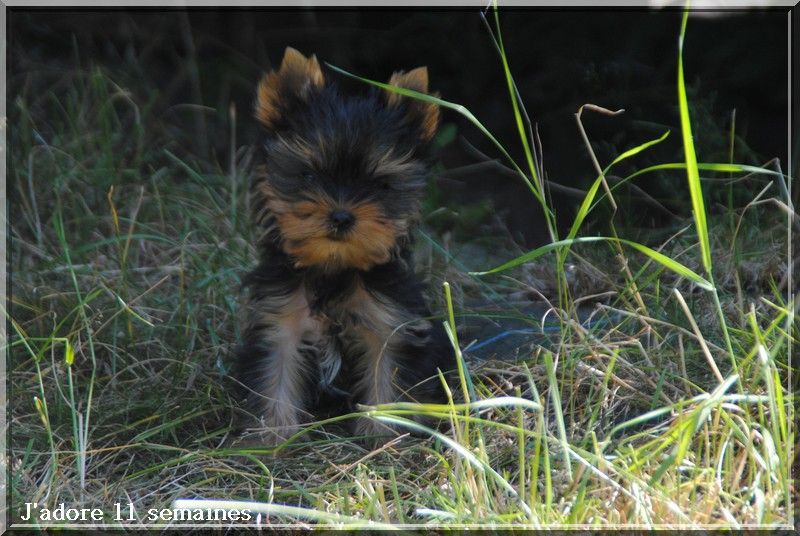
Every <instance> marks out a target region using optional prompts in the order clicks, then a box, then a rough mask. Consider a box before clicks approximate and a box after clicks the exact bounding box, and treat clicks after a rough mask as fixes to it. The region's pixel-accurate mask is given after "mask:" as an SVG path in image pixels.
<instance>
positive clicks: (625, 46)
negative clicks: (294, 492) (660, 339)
mask: <svg viewBox="0 0 800 536" xmlns="http://www.w3.org/2000/svg"><path fill="white" fill-rule="evenodd" d="M479 13H480V10H478V9H459V10H442V9H429V10H424V11H423V10H419V9H391V10H390V9H359V10H354V9H348V10H343V9H314V10H299V9H293V10H286V9H283V10H278V9H261V10H239V9H226V10H205V9H204V10H199V9H198V10H190V11H183V10H112V9H109V10H102V11H97V10H92V11H87V10H83V11H76V10H55V11H54V10H31V9H21V8H12V9H10V10H9V19H8V20H9V60H10V61H9V76H8V81H9V97H10V99H13V96H14V94H15V92H18V91H21V90H23V89H25V90H27V91H28V92H30V91H31V90H33V91H35V90H36V86H37V85H41V86H42V87H43V88H45V87H46V88H47V91H48V93H49V92H54V93H56V96H58V95H57V93H58V86H57V85H56V86H55V88H54V86H53V85H52V80H53V79H54V78H57V77H59V76H64V74H65V73H68V72H71V71H75V70H84V71H88V70H90V69H92V68H101V69H103V70H104V71H107V72H110V73H112V77H113V79H114V80H115V81H116V82H117V83H118V84H119V85H120V87H122V88H123V89H124V90H125V91H126V92H128V93H129V94H130V95H131V97H132V98H133V100H134V101H136V102H137V103H145V106H151V107H154V108H155V109H156V110H158V111H159V114H158V115H159V117H161V118H165V117H166V118H168V123H170V124H172V125H173V126H174V130H171V131H167V132H160V133H156V132H154V133H152V135H161V136H163V138H164V146H165V147H169V148H171V150H173V151H174V152H176V153H179V154H186V153H187V152H191V153H192V154H193V155H194V156H195V157H196V158H197V161H198V162H199V163H200V164H201V165H202V163H203V162H205V163H206V164H205V165H212V166H213V165H216V164H217V163H218V164H219V165H221V166H224V165H225V162H227V161H228V159H229V128H230V111H229V110H230V105H231V103H233V104H234V105H235V107H236V110H237V111H238V114H237V117H238V120H237V121H236V128H237V141H238V143H239V144H243V143H246V142H247V141H248V140H250V139H253V133H254V129H255V128H256V125H255V122H254V121H253V120H252V119H251V118H250V113H249V111H250V109H251V107H252V99H253V91H254V87H255V84H256V82H257V80H258V79H259V77H260V75H261V73H262V72H263V71H264V70H267V69H270V68H272V67H276V66H277V63H278V62H279V61H280V58H281V56H282V53H283V49H284V47H285V46H287V45H290V46H294V47H296V48H298V49H299V50H301V51H302V52H304V53H316V54H317V56H318V57H319V58H320V59H321V60H323V61H326V62H329V63H331V64H334V65H337V66H339V67H342V68H344V69H346V70H348V71H350V72H353V73H356V74H359V75H362V76H366V77H368V78H373V79H378V80H386V79H388V77H389V76H390V75H391V73H392V72H393V71H394V70H397V69H409V68H412V67H415V66H418V65H427V66H428V67H429V71H430V76H431V87H432V88H433V89H436V90H438V91H439V92H440V93H441V95H442V97H443V98H445V99H447V100H450V101H453V102H457V103H461V104H464V105H465V106H467V107H468V108H469V109H470V110H472V111H473V112H474V113H475V115H476V116H477V117H478V118H479V119H481V121H483V122H484V124H485V125H486V126H487V128H488V129H489V130H490V131H492V132H493V133H495V134H496V135H497V137H498V138H499V139H501V140H503V142H504V143H505V144H506V145H507V147H508V148H509V149H510V150H511V152H512V154H514V155H516V156H518V157H520V158H521V151H520V150H519V149H518V147H519V141H518V138H517V134H516V126H515V124H514V120H513V115H512V112H511V106H510V103H509V98H508V94H507V89H506V86H505V80H504V78H503V72H502V66H501V63H500V61H499V58H498V56H497V54H496V51H495V49H494V47H493V45H492V43H491V40H490V38H489V34H488V31H487V29H486V27H485V26H484V23H483V21H482V20H481V17H480V16H479ZM500 19H501V24H502V30H503V37H504V39H505V48H506V51H507V53H508V55H509V60H510V65H511V69H512V72H513V73H514V75H515V77H516V80H517V83H518V86H519V90H520V92H521V94H522V97H523V99H524V101H525V103H526V107H527V110H528V111H529V113H530V115H531V117H532V119H533V120H534V121H535V122H536V123H537V124H538V130H539V132H540V135H541V140H542V144H543V148H544V163H545V168H546V170H547V175H548V178H549V179H550V180H552V181H554V182H556V183H559V184H561V185H564V186H569V187H575V188H583V189H585V188H586V186H587V185H588V184H589V183H590V182H591V181H592V180H593V179H594V175H595V173H594V171H593V168H592V165H591V163H590V161H589V157H588V153H587V151H586V148H585V147H584V146H583V144H582V142H581V139H580V136H579V133H578V129H577V128H576V124H575V120H574V117H573V114H574V113H575V112H576V111H577V110H578V108H579V107H580V106H581V105H582V104H584V103H594V104H597V105H600V106H604V107H607V108H610V109H617V108H625V109H626V112H625V114H623V115H622V116H619V117H615V118H609V117H604V116H599V115H596V114H591V113H589V114H585V116H584V117H585V124H586V128H587V131H588V133H589V136H590V138H591V140H592V142H593V146H594V149H595V151H596V152H597V155H598V158H599V159H600V162H601V163H607V162H609V161H610V160H611V159H613V157H614V156H616V155H617V154H619V153H620V152H622V151H624V150H625V149H627V148H629V147H631V146H634V145H638V144H640V143H642V142H643V141H645V140H647V139H652V138H655V137H658V136H660V135H661V134H662V133H663V132H664V131H665V130H667V129H669V130H671V131H672V135H671V136H670V140H669V141H668V142H667V143H664V144H662V145H661V146H659V147H657V148H656V149H654V150H652V151H650V152H648V154H647V155H643V156H642V158H640V159H638V161H637V166H638V167H642V166H644V165H647V164H652V163H658V162H665V161H679V160H681V156H682V154H681V144H680V134H679V128H678V115H677V96H676V86H675V79H676V65H677V36H678V31H679V27H680V13H679V12H678V11H663V10H662V11H653V10H642V9H639V10H610V9H591V10H587V9H583V10H566V9H558V10H552V9H551V10H542V9H537V10H534V9H515V8H506V9H503V10H502V13H501V16H500ZM489 20H490V22H492V18H491V17H490V19H489ZM786 29H787V15H786V11H785V10H771V11H752V10H748V11H738V12H737V11H729V12H700V13H697V14H696V15H695V16H692V17H691V18H690V22H689V30H688V34H687V39H686V53H685V65H686V73H687V82H688V83H689V87H690V99H691V101H692V106H693V110H692V111H693V121H694V123H695V136H696V142H697V144H698V152H699V157H700V159H701V160H704V161H722V162H724V161H727V157H728V129H729V127H730V116H731V111H732V110H733V109H734V108H735V109H736V133H737V143H736V158H735V159H736V160H737V161H739V162H744V163H748V164H762V163H764V162H765V161H767V160H768V159H770V158H773V157H778V158H780V159H781V161H782V162H786V157H787V154H786V151H787V121H788V117H787V98H788V95H787V77H788V72H787V61H788V56H787V54H788V51H787V48H788V36H787V31H786ZM333 78H337V79H338V80H339V81H340V83H341V84H343V85H345V86H347V87H348V88H351V89H353V90H354V91H359V90H363V87H362V86H361V85H359V84H358V83H354V82H353V81H350V80H342V79H341V78H342V77H340V76H333ZM51 101H52V99H49V98H48V95H42V96H41V98H40V99H39V104H40V105H41V106H49V105H50V104H47V103H48V102H50V103H51ZM36 105H37V103H36V102H34V103H33V106H36ZM192 105H202V106H203V107H208V108H201V107H198V106H192ZM9 110H10V114H11V118H12V123H11V125H12V129H13V125H14V122H13V118H14V113H15V110H14V107H13V105H12V106H10V107H9ZM444 125H445V126H444V129H443V132H444V133H443V135H442V136H441V137H440V139H439V142H440V145H442V148H441V151H440V152H439V155H440V159H441V161H442V163H443V167H444V168H445V169H448V170H453V169H457V168H460V167H462V166H465V165H468V164H474V163H476V162H479V161H480V156H479V155H478V154H477V153H476V151H475V150H473V149H471V148H470V147H469V145H468V144H471V145H473V146H474V147H475V148H476V149H478V150H479V151H480V152H483V153H484V154H487V155H489V156H491V157H492V158H496V157H497V156H498V154H497V152H496V151H495V150H494V149H493V148H492V147H491V145H490V144H489V143H488V142H487V141H486V140H484V139H483V137H482V136H481V135H480V133H479V132H477V130H476V129H474V128H473V127H472V126H471V125H469V124H468V123H467V122H466V121H465V120H463V118H461V117H460V116H457V115H456V114H454V113H450V112H446V113H445V114H444ZM448 125H450V126H448ZM40 128H41V130H42V131H41V133H40V134H41V135H42V136H43V137H44V139H46V138H47V128H48V126H47V125H46V124H43V125H40ZM453 134H455V135H453ZM12 143H13V135H12ZM631 169H632V168H627V170H628V171H629V170H631ZM620 171H625V169H622V170H620ZM785 171H788V170H785ZM487 175H490V176H487ZM444 177H445V178H443V179H440V182H439V183H438V184H439V186H440V190H444V191H446V192H447V195H446V196H445V197H447V196H450V197H451V198H453V199H458V200H459V202H461V203H465V204H475V203H481V202H485V201H486V200H487V199H489V200H490V201H491V202H492V203H493V206H494V207H495V208H496V209H497V210H500V209H502V210H501V212H502V215H503V217H504V218H505V222H506V224H507V225H508V227H509V229H510V230H511V232H512V234H513V235H514V236H516V237H518V238H519V240H520V241H521V242H524V243H525V244H526V245H535V244H537V243H541V242H542V241H543V240H544V239H545V236H546V233H545V232H544V229H543V227H542V224H541V219H540V217H539V216H538V215H537V214H536V212H535V211H533V210H531V206H532V204H533V203H532V197H531V196H530V194H529V193H528V192H527V191H526V189H525V187H524V186H523V185H522V183H521V182H520V181H519V180H516V179H514V178H513V177H510V176H507V175H505V174H502V173H487V172H486V171H481V172H466V173H460V174H457V177H456V176H451V177H450V178H447V177H448V174H447V173H445V174H444ZM639 185H640V186H641V187H642V188H643V189H645V190H646V191H647V192H649V193H650V194H651V195H653V196H654V197H655V198H656V199H658V200H659V202H660V203H662V205H663V206H664V207H665V208H666V209H667V210H666V211H663V210H650V208H651V207H649V206H645V208H647V210H642V208H643V206H642V204H641V203H642V202H641V201H638V200H637V199H636V198H635V197H633V198H632V200H631V202H630V203H629V204H626V205H625V206H623V214H624V215H625V217H626V218H628V221H629V222H630V223H632V224H635V225H644V226H654V225H664V224H668V223H669V221H670V218H671V216H670V214H684V215H685V214H687V213H688V211H689V210H690V209H689V204H688V195H687V191H686V185H685V180H678V178H677V177H676V176H675V175H674V174H673V175H671V176H660V177H659V176H652V177H649V178H646V179H645V180H644V181H643V182H641V183H640V184H639ZM445 188H446V190H445ZM713 199H714V197H713V193H712V200H713ZM740 199H741V200H743V202H746V201H747V200H749V199H752V192H744V193H743V195H741V198H740ZM577 202H578V201H577V198H576V197H575V196H569V195H563V194H558V193H556V194H555V204H556V208H557V211H558V215H559V219H560V221H561V222H562V223H564V222H568V221H570V218H571V211H572V209H573V207H574V205H575V204H576V203H577ZM712 210H713V203H712Z"/></svg>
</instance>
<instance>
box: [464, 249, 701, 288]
mask: <svg viewBox="0 0 800 536" xmlns="http://www.w3.org/2000/svg"><path fill="white" fill-rule="evenodd" d="M600 241H610V242H619V243H621V244H625V245H626V246H630V247H632V248H633V249H635V250H637V251H639V252H640V253H644V254H645V255H647V256H648V257H650V258H651V259H653V260H654V261H656V262H657V263H659V264H660V265H662V266H663V267H664V268H667V269H669V270H672V271H673V272H675V273H676V274H678V275H680V276H682V277H685V278H686V279H689V280H690V281H693V282H694V283H696V284H697V285H698V286H700V287H701V288H704V289H706V290H711V289H712V288H713V285H712V284H711V283H710V282H709V281H708V280H707V279H705V278H704V277H702V276H701V275H699V274H698V273H696V272H694V271H692V270H691V269H689V268H687V267H686V266H685V265H683V264H681V263H679V262H678V261H676V260H674V259H671V258H669V257H667V256H666V255H664V254H663V253H659V252H658V251H656V250H654V249H652V248H649V247H647V246H645V245H642V244H639V243H638V242H633V241H631V240H625V239H622V238H614V237H609V236H587V237H583V238H573V239H570V240H566V239H565V240H559V241H558V242H553V243H552V244H546V245H544V246H542V247H539V248H536V249H534V250H533V251H529V252H528V253H526V254H524V255H521V256H519V257H517V258H516V259H513V260H510V261H508V262H506V263H504V264H501V265H500V266H498V267H496V268H492V269H491V270H486V271H484V272H470V274H471V275H476V276H481V275H489V274H496V273H499V272H504V271H506V270H509V269H511V268H515V267H517V266H520V265H522V264H525V263H527V262H530V261H532V260H534V259H537V258H539V257H541V256H542V255H545V254H547V253H550V252H551V251H554V250H557V249H559V248H561V247H564V246H571V245H572V244H578V243H584V242H600Z"/></svg>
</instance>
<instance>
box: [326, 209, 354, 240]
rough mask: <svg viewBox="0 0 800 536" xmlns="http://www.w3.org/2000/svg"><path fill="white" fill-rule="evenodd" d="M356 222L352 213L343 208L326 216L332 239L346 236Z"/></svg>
mask: <svg viewBox="0 0 800 536" xmlns="http://www.w3.org/2000/svg"><path fill="white" fill-rule="evenodd" d="M355 222H356V217H355V215H353V213H352V212H350V211H349V210H346V209H343V208H337V209H334V210H332V211H331V213H330V214H329V215H328V224H329V225H330V228H331V236H332V237H333V238H342V237H343V236H344V235H346V234H347V232H348V231H350V229H352V228H353V225H354V224H355Z"/></svg>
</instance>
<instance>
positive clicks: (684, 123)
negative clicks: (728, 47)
mask: <svg viewBox="0 0 800 536" xmlns="http://www.w3.org/2000/svg"><path fill="white" fill-rule="evenodd" d="M686 7H687V9H685V10H684V12H683V21H682V23H681V33H680V37H679V38H678V108H679V109H680V116H681V134H682V135H683V152H684V155H685V157H686V174H687V176H688V178H689V194H690V195H691V198H692V212H693V213H694V223H695V227H696V228H697V236H698V238H699V239H700V252H701V255H702V257H703V267H704V268H705V270H706V273H711V246H710V244H709V240H708V223H707V222H706V207H705V202H704V201H703V190H702V186H701V184H700V171H699V169H698V167H697V154H696V153H695V149H694V138H693V136H692V123H691V119H690V117H689V102H688V99H687V98H686V83H685V80H684V75H683V40H684V37H685V35H686V22H687V21H688V20H689V9H688V7H689V2H687V3H686Z"/></svg>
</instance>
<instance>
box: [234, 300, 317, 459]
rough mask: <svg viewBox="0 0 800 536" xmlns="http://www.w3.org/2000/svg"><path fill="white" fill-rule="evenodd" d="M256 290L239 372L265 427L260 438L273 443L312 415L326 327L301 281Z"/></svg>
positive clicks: (248, 398)
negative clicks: (296, 284) (318, 356)
mask: <svg viewBox="0 0 800 536" xmlns="http://www.w3.org/2000/svg"><path fill="white" fill-rule="evenodd" d="M258 290H263V292H258ZM253 295H254V298H253V299H252V300H251V302H250V307H249V312H248V316H249V321H248V322H247V324H246V328H245V333H244V343H243V345H242V347H241V348H240V349H239V352H238V354H239V355H238V360H239V374H238V376H239V379H240V381H241V382H242V383H243V384H244V385H245V387H246V388H247V389H248V391H249V392H248V393H247V398H246V402H247V407H248V408H249V409H250V411H251V412H252V413H253V414H254V415H255V416H256V417H257V418H259V420H260V424H261V426H262V427H263V428H264V429H265V430H264V432H263V436H262V438H261V439H262V441H263V442H264V443H267V444H275V443H279V442H280V441H282V440H284V439H286V438H288V437H289V436H291V435H292V434H293V433H295V432H296V431H297V430H298V429H299V425H300V423H301V422H302V421H303V420H304V419H305V417H306V416H307V415H308V413H307V411H306V410H307V409H308V405H309V398H310V392H311V391H312V390H311V389H310V388H309V382H311V381H313V377H314V376H315V374H316V359H315V355H316V354H317V353H318V348H319V347H320V345H321V343H322V335H323V334H322V327H321V324H320V322H319V321H318V320H317V319H315V318H314V317H313V315H312V314H311V311H310V310H309V306H308V301H307V300H306V297H305V293H304V290H303V288H302V287H298V288H295V289H292V290H291V291H287V290H286V289H278V288H268V289H256V292H254V293H253Z"/></svg>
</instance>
